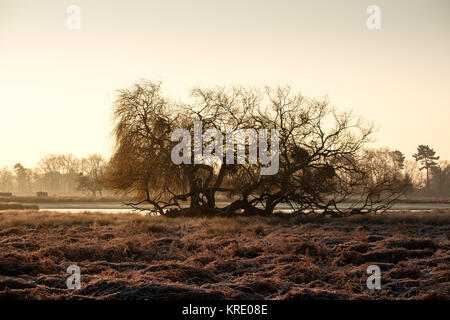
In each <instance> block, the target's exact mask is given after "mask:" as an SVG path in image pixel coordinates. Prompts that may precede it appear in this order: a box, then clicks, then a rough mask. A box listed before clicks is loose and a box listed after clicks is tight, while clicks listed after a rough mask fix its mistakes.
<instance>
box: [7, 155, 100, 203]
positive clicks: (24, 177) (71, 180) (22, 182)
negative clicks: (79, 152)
mask: <svg viewBox="0 0 450 320" xmlns="http://www.w3.org/2000/svg"><path fill="white" fill-rule="evenodd" d="M106 163H107V162H106V161H105V159H104V158H103V156H101V155H98V154H93V155H90V156H89V157H87V158H77V157H75V156H74V155H72V154H67V155H55V154H52V155H47V156H45V157H44V158H42V159H41V160H40V161H39V163H38V164H37V165H36V167H34V168H32V169H31V168H25V167H24V166H23V165H22V164H21V163H17V164H15V165H14V166H13V167H12V168H7V167H5V168H3V169H1V170H0V192H13V193H30V192H39V191H40V192H48V193H77V192H83V193H87V194H91V195H97V194H98V195H102V191H103V189H104V188H103V183H102V180H103V172H104V169H105V166H106Z"/></svg>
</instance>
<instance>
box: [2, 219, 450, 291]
mask: <svg viewBox="0 0 450 320" xmlns="http://www.w3.org/2000/svg"><path fill="white" fill-rule="evenodd" d="M449 231H450V212H449V211H437V210H435V211H433V212H431V213H430V212H427V213H411V212H396V213H389V214H384V215H371V216H355V217H350V218H345V219H333V218H329V219H328V218H327V219H324V218H322V219H319V218H315V217H304V218H302V217H298V218H285V217H271V218H260V217H251V218H245V217H240V218H194V219H187V218H176V219H170V218H164V217H147V216H141V215H137V214H136V215H132V214H116V215H107V214H94V213H84V214H69V213H50V212H39V213H38V212H34V211H22V212H16V211H3V212H0V298H2V299H380V298H381V299H449V297H450V282H449V275H450V267H449V266H450V254H449V249H450V242H449V235H450V232H449ZM69 265H77V266H79V267H80V268H81V289H76V290H69V289H67V285H66V280H67V277H68V276H69V275H68V274H67V273H66V270H67V267H68V266H69ZM369 265H378V266H379V267H380V269H381V289H380V290H375V291H369V290H368V289H367V286H366V280H367V277H368V276H369V275H368V274H367V273H366V270H367V267H368V266H369Z"/></svg>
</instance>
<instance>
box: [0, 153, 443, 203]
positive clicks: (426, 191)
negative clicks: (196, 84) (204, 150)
mask: <svg viewBox="0 0 450 320" xmlns="http://www.w3.org/2000/svg"><path fill="white" fill-rule="evenodd" d="M386 151H387V152H392V153H393V154H395V157H396V158H397V159H398V163H399V165H400V166H401V168H402V170H403V171H404V172H405V174H407V175H408V176H409V177H410V178H411V182H412V184H413V189H412V191H411V192H410V193H409V196H411V197H415V196H417V197H450V162H449V161H447V160H439V157H438V156H436V153H435V151H434V150H433V149H431V148H430V147H428V146H423V145H421V146H419V147H418V150H417V153H416V154H414V155H413V157H414V159H415V161H411V160H405V156H404V155H403V153H401V152H400V151H388V150H386ZM107 166H108V161H107V160H106V159H105V158H104V157H103V156H101V155H99V154H93V155H90V156H88V157H87V158H77V157H76V156H74V155H72V154H66V155H54V154H52V155H47V156H45V157H43V158H42V159H41V160H40V161H39V163H38V164H37V165H36V167H34V168H32V169H31V168H25V167H24V166H23V165H22V164H20V163H17V164H15V165H14V166H13V167H11V168H8V167H4V168H3V169H0V192H12V193H14V192H16V193H32V192H33V193H34V192H38V191H43V192H48V193H53V194H61V193H65V194H68V193H79V192H81V193H85V194H89V195H94V196H95V195H102V192H103V191H104V189H105V186H104V182H103V179H104V172H105V170H106V168H107Z"/></svg>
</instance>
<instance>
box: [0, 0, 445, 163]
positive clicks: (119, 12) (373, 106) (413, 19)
mask: <svg viewBox="0 0 450 320" xmlns="http://www.w3.org/2000/svg"><path fill="white" fill-rule="evenodd" d="M72 4H74V5H78V6H79V7H80V8H81V29H80V30H69V29H68V28H67V26H66V20H67V18H68V14H67V12H66V10H67V7H68V6H69V5H72ZM372 4H374V5H378V6H379V7H380V8H381V29H380V30H369V29H368V28H367V26H366V20H367V18H368V16H369V15H368V14H367V13H366V9H367V7H368V6H369V5H372ZM449 14H450V1H449V0H432V1H427V0H420V1H417V0H387V1H385V0H371V1H365V0H340V1H336V0H327V1H325V0H322V1H312V0H311V1H300V0H292V1H288V0H285V1H280V0H278V1H275V0H265V1H256V0H255V1H253V0H252V1H248V0H240V1H237V0H227V1H223V0H222V1H215V0H202V1H200V0H198V1H197V0H190V1H181V0H178V1H167V0H165V1H137V0H126V1H125V0H121V1H119V0H117V1H111V0H109V1H100V0H95V1H94V0H91V1H80V0H72V1H62V0H54V1H50V0H41V1H19V0H11V1H10V0H0V167H1V166H3V165H7V166H11V165H14V163H17V162H22V163H23V164H25V165H26V166H29V167H32V166H34V165H35V163H36V162H37V161H39V159H40V158H41V157H42V156H44V155H46V154H50V153H73V154H75V155H76V156H86V155H88V154H91V153H102V154H104V155H106V156H109V155H110V153H111V150H112V143H113V140H112V138H111V136H110V132H111V130H112V127H113V124H112V121H111V108H112V101H113V96H114V91H115V90H117V89H119V88H125V87H129V86H131V85H132V84H133V83H134V82H135V81H137V80H139V79H141V78H147V79H150V80H162V81H163V83H164V88H165V91H166V92H167V94H168V95H170V96H171V97H173V98H183V97H185V96H186V95H187V94H188V92H189V90H190V89H191V88H192V87H194V86H216V85H249V86H263V85H265V84H268V85H277V84H281V85H283V84H289V85H291V86H292V87H293V88H294V89H296V90H298V91H300V92H302V93H303V94H304V95H305V96H307V97H311V98H314V97H316V98H321V97H324V96H328V98H329V100H330V102H331V103H332V104H333V105H335V106H336V107H337V108H339V109H343V110H349V109H352V110H353V111H354V113H355V114H358V115H361V116H362V117H364V118H366V119H368V120H372V121H374V122H375V124H376V125H377V126H378V127H379V131H378V132H377V134H376V135H375V138H376V140H377V143H376V146H380V147H384V146H389V147H391V148H392V149H399V150H401V151H402V152H404V153H405V154H406V155H407V157H408V158H410V157H411V154H412V153H414V152H415V150H416V148H417V145H419V144H429V145H430V146H432V147H433V148H434V149H435V150H436V151H437V153H438V154H439V155H440V156H441V158H442V159H450V143H449V137H450V18H449Z"/></svg>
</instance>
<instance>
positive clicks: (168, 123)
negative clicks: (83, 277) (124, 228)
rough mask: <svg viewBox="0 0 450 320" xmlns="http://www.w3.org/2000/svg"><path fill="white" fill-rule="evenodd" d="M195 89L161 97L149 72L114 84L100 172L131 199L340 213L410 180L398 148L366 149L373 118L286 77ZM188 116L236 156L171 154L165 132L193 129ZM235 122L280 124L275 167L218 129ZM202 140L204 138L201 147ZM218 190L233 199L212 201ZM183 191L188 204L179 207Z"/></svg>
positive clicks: (385, 202)
mask: <svg viewBox="0 0 450 320" xmlns="http://www.w3.org/2000/svg"><path fill="white" fill-rule="evenodd" d="M191 96H192V100H191V101H190V102H189V103H178V104H175V103H173V102H171V101H169V100H168V99H166V98H164V97H163V95H162V93H161V84H160V83H152V82H149V81H142V82H139V83H137V84H135V85H134V86H133V87H132V88H131V89H125V90H120V91H119V92H118V95H117V98H116V101H115V104H114V116H115V121H116V127H115V130H114V135H115V139H116V150H115V153H114V155H113V157H112V159H111V161H110V163H109V166H108V170H107V175H106V177H107V179H106V181H107V183H108V186H110V187H112V188H114V189H116V190H120V191H123V192H134V193H135V194H136V195H137V197H138V200H137V201H136V202H134V203H129V205H131V206H133V207H135V208H140V205H142V204H144V203H147V204H150V205H151V206H152V208H153V209H151V211H152V212H158V213H160V214H163V215H164V214H166V215H178V214H185V215H188V214H190V215H195V214H198V215H202V214H227V215H232V214H235V213H237V212H244V213H245V214H272V213H274V212H275V209H276V207H277V206H279V205H288V206H290V207H291V209H292V211H293V212H294V213H295V214H305V213H317V214H339V215H342V214H351V213H367V212H371V211H377V210H383V209H386V208H388V207H389V206H390V205H391V204H392V202H393V201H394V200H395V199H396V198H397V197H399V196H400V195H403V194H404V193H405V192H406V190H407V189H408V186H409V180H408V177H407V176H405V175H404V174H402V172H401V167H402V161H403V160H402V158H401V157H399V154H398V153H395V152H369V151H367V150H365V149H364V146H365V144H366V143H367V142H369V141H370V136H371V134H372V132H373V126H372V125H371V124H370V123H367V122H365V121H363V120H362V119H360V118H358V117H354V116H353V115H352V114H351V113H349V112H338V111H337V110H335V109H334V108H333V107H331V106H330V105H329V103H328V101H319V100H310V99H307V98H305V97H303V96H302V95H301V94H299V93H296V92H293V91H292V90H291V89H290V88H289V87H279V88H265V90H263V91H261V90H258V89H254V88H250V89H249V88H243V87H234V88H231V89H227V88H212V89H202V88H196V89H194V90H193V91H192V95H191ZM194 121H201V124H202V126H203V130H208V129H215V130H216V131H218V132H221V135H220V137H219V138H220V140H221V141H223V142H224V143H223V145H222V146H220V147H218V148H217V149H216V148H214V150H213V152H212V155H213V156H219V155H218V154H216V153H217V152H218V151H219V152H220V153H221V154H225V153H226V152H227V151H229V150H228V148H229V147H230V146H232V147H231V151H232V157H233V160H235V161H231V162H228V161H213V162H208V161H205V159H203V160H204V161H203V162H201V163H196V162H195V161H193V160H194V155H193V154H190V161H188V163H181V164H178V165H176V164H174V163H173V162H172V160H171V150H172V148H173V146H174V145H175V143H176V142H173V141H171V134H172V132H173V131H174V130H175V129H177V128H184V129H186V130H188V131H189V132H190V133H191V136H192V133H193V130H194ZM237 129H249V130H259V129H266V130H271V129H276V130H278V132H279V137H278V140H277V141H278V143H279V151H274V150H271V151H270V152H268V153H267V154H266V156H268V157H272V156H274V152H279V154H277V155H279V170H278V172H277V173H276V174H274V175H263V174H261V169H262V168H264V167H266V166H267V165H263V164H261V163H260V162H259V163H254V162H251V161H243V162H238V161H237V160H238V158H239V157H240V156H239V152H238V150H239V148H240V147H242V146H244V148H246V150H247V151H248V148H249V145H246V143H245V142H246V140H245V137H244V138H239V139H237V142H236V143H231V144H228V143H227V142H231V141H227V139H230V138H229V136H228V135H226V134H224V133H226V132H228V131H233V130H237ZM266 138H267V141H266V142H267V143H270V144H271V143H272V142H273V141H272V140H271V139H272V138H271V137H266ZM259 139H261V137H260V138H259ZM191 143H192V142H191ZM208 143H210V141H207V139H204V140H203V145H202V147H206V146H207V145H208ZM260 155H261V154H260ZM227 156H228V155H227ZM241 156H242V155H241ZM219 158H220V157H219ZM227 160H228V159H227ZM217 193H227V194H228V195H230V196H232V197H233V199H234V201H232V202H231V203H230V204H228V205H226V206H225V207H223V208H217V206H216V196H217ZM184 201H187V202H188V203H189V208H187V209H186V208H182V206H181V202H184ZM348 201H352V205H351V206H350V207H348V208H346V209H345V210H344V209H343V208H342V206H339V204H342V203H344V202H348ZM169 209H170V210H169Z"/></svg>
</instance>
